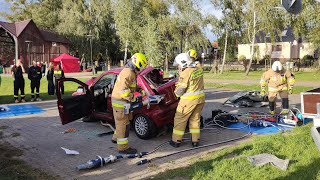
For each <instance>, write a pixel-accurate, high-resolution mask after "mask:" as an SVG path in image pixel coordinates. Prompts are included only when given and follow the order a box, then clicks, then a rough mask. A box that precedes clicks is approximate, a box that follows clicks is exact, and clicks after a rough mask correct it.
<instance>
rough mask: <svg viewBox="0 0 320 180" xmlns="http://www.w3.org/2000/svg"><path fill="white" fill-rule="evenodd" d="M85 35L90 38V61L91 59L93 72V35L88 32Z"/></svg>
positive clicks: (94, 70)
mask: <svg viewBox="0 0 320 180" xmlns="http://www.w3.org/2000/svg"><path fill="white" fill-rule="evenodd" d="M86 36H87V37H88V38H89V39H90V61H91V67H92V74H95V73H96V69H95V67H94V64H93V61H92V38H93V35H91V34H88V35H86Z"/></svg>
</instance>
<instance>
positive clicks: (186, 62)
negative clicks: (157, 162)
mask: <svg viewBox="0 0 320 180" xmlns="http://www.w3.org/2000/svg"><path fill="white" fill-rule="evenodd" d="M173 65H174V66H178V68H179V80H178V82H177V83H176V89H175V91H174V92H175V94H176V96H177V97H179V98H180V101H179V104H178V107H177V110H176V114H175V117H174V128H173V134H172V140H171V141H170V145H171V146H173V147H179V146H180V143H181V141H182V137H183V135H184V132H185V129H186V125H187V123H188V121H189V132H190V133H191V135H192V145H193V146H194V147H196V146H198V145H199V140H200V117H201V111H202V109H203V106H204V102H205V94H204V91H203V89H204V83H203V71H202V68H198V67H197V66H196V64H195V62H192V60H191V58H190V57H189V55H188V54H187V53H181V54H179V55H178V56H177V57H176V58H175V61H174V63H173Z"/></svg>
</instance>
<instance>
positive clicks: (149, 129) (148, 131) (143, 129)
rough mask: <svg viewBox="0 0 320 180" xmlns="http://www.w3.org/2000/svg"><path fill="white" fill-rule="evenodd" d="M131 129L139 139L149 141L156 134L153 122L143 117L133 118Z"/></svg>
mask: <svg viewBox="0 0 320 180" xmlns="http://www.w3.org/2000/svg"><path fill="white" fill-rule="evenodd" d="M133 128H134V132H135V133H136V135H137V136H138V137H139V138H140V139H150V138H152V137H153V136H155V135H156V132H157V129H156V126H155V124H154V122H153V121H151V120H150V119H149V118H148V117H147V116H144V115H136V116H135V117H134V120H133Z"/></svg>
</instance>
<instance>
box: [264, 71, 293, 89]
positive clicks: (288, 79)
mask: <svg viewBox="0 0 320 180" xmlns="http://www.w3.org/2000/svg"><path fill="white" fill-rule="evenodd" d="M294 83H295V78H294V75H293V74H292V73H291V72H289V71H287V70H282V71H280V72H274V71H273V70H272V69H269V70H268V71H266V72H265V73H263V75H262V77H261V81H260V85H261V89H262V90H265V87H266V85H268V91H269V92H279V91H287V90H288V88H289V89H292V88H293V85H294Z"/></svg>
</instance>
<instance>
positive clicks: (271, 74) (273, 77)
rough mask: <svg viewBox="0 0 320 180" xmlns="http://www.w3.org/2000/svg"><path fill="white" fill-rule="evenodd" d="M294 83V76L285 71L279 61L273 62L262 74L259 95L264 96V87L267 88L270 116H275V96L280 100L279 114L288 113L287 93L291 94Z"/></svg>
mask: <svg viewBox="0 0 320 180" xmlns="http://www.w3.org/2000/svg"><path fill="white" fill-rule="evenodd" d="M294 83H295V78H294V75H293V74H292V73H291V72H289V71H288V70H285V69H284V68H283V66H282V64H281V62H280V61H275V62H274V63H273V64H272V68H271V69H269V70H268V71H266V72H265V73H263V75H262V77H261V81H260V85H261V95H263V96H264V95H265V93H266V86H268V98H269V108H270V114H275V106H276V99H277V94H279V96H280V98H281V99H282V111H281V114H287V113H288V112H289V99H288V92H289V94H292V90H293V85H294Z"/></svg>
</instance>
